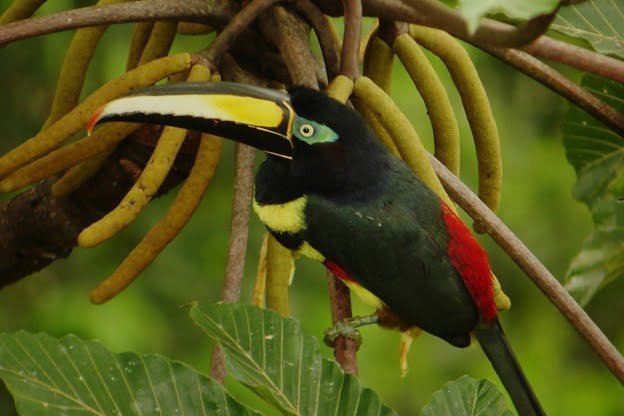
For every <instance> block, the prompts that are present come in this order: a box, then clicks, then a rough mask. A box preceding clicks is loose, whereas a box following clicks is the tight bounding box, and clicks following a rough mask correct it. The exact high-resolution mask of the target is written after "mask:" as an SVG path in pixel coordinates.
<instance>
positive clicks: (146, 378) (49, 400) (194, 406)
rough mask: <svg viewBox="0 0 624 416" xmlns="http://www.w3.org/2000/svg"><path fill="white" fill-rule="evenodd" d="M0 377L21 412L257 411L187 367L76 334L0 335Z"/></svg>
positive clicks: (69, 415) (28, 415)
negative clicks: (115, 349) (112, 348)
mask: <svg viewBox="0 0 624 416" xmlns="http://www.w3.org/2000/svg"><path fill="white" fill-rule="evenodd" d="M0 378H2V380H3V381H4V382H5V383H6V385H7V387H8V389H9V391H10V392H11V394H12V395H13V397H14V398H15V402H16V407H17V410H18V412H19V413H20V414H21V415H24V416H41V415H45V416H58V415H65V416H74V415H81V416H84V415H106V416H109V415H110V416H113V415H117V416H119V415H124V416H127V415H145V416H147V415H149V416H152V415H167V416H175V415H187V416H188V415H192V416H195V415H211V416H212V415H220V416H225V415H237V416H238V415H254V414H256V413H254V412H251V411H249V410H247V409H245V408H243V407H242V406H241V405H240V404H238V403H237V402H235V401H234V400H233V399H232V398H230V397H229V396H228V395H227V394H225V392H224V390H223V388H222V387H221V386H220V385H219V384H217V383H215V382H214V381H212V380H210V379H209V378H207V377H205V376H203V375H201V374H199V373H197V372H196V371H195V370H193V369H192V368H190V367H189V366H187V365H185V364H182V363H179V362H175V361H170V360H168V359H166V358H164V357H161V356H158V355H138V354H134V353H122V354H114V353H111V352H110V351H108V350H107V349H106V348H104V347H103V346H102V345H101V344H99V343H97V342H85V341H82V340H81V339H79V338H78V337H76V336H73V335H68V336H66V337H64V338H61V339H56V338H52V337H51V336H49V335H46V334H31V333H28V332H24V331H20V332H17V333H15V334H2V335H0Z"/></svg>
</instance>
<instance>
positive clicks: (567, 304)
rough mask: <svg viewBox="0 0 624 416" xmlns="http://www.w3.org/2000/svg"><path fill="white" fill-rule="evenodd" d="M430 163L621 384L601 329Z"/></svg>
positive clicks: (618, 361) (617, 358)
mask: <svg viewBox="0 0 624 416" xmlns="http://www.w3.org/2000/svg"><path fill="white" fill-rule="evenodd" d="M430 159H431V163H432V164H433V168H434V169H435V171H436V173H437V175H438V176H439V177H440V181H441V182H442V185H444V188H445V189H446V191H447V192H448V193H449V196H450V197H451V198H452V199H453V200H454V201H456V202H457V203H458V204H459V205H460V206H461V207H462V208H463V209H464V211H466V212H467V213H468V214H469V215H470V216H471V217H472V218H473V219H474V220H475V221H477V222H478V223H480V224H483V225H484V226H485V227H486V230H487V232H488V234H490V235H491V236H492V238H493V239H494V240H495V241H496V242H497V243H498V245H499V246H501V248H502V249H503V250H505V251H506V252H507V254H508V255H509V256H510V257H511V258H512V259H513V261H514V262H516V264H517V265H518V266H520V268H521V269H522V270H524V272H525V273H526V274H527V275H528V276H529V277H530V278H531V279H532V280H533V282H534V283H535V285H536V286H537V287H538V288H539V289H540V290H541V291H542V292H544V294H545V295H546V297H547V298H548V299H549V300H550V301H551V302H552V303H553V304H554V305H555V306H556V307H557V309H559V311H560V312H561V313H562V314H563V315H564V316H565V317H566V318H567V319H568V321H570V323H571V324H572V326H573V327H574V328H575V329H576V330H577V331H578V332H579V334H581V336H582V337H583V338H585V340H586V341H587V342H588V343H589V345H591V347H592V348H593V349H594V351H596V353H597V354H598V355H599V356H600V359H601V360H602V361H603V362H604V363H605V365H606V366H607V367H608V368H609V370H611V372H612V373H613V374H614V375H615V376H616V377H617V378H618V379H619V380H620V382H622V383H624V358H622V356H621V355H620V353H619V352H618V350H617V349H616V348H615V347H614V346H613V344H612V343H611V342H610V341H609V339H608V338H607V337H606V336H605V335H604V334H603V333H602V331H601V330H600V328H598V326H597V325H596V324H595V323H594V321H592V320H591V318H590V317H589V316H588V315H587V313H585V311H584V310H583V308H581V307H580V306H579V305H578V303H576V302H575V301H574V299H573V298H572V296H570V294H569V293H568V292H567V291H566V290H565V289H564V288H563V286H561V284H560V283H559V282H558V281H557V279H556V278H555V277H554V276H553V275H552V274H551V273H550V272H549V271H548V269H547V268H546V266H544V265H543V264H542V263H541V262H540V261H539V259H538V258H537V257H535V255H534V254H533V253H532V252H531V251H530V250H529V249H528V248H527V247H526V246H525V245H524V243H522V241H520V239H519V238H518V237H516V236H515V235H514V234H513V232H512V231H511V230H510V229H509V228H507V226H506V225H505V224H504V223H503V222H502V221H501V220H500V219H499V218H498V217H497V216H496V214H494V213H493V212H492V211H491V210H490V209H489V208H488V207H487V206H485V204H484V203H483V202H481V200H480V199H479V197H477V196H476V195H475V194H474V193H472V191H470V189H468V187H466V185H464V184H463V183H462V182H461V181H460V180H459V179H458V178H457V177H456V176H455V175H453V174H452V173H451V172H450V171H449V170H448V169H447V168H446V167H445V166H444V165H443V164H442V163H440V161H438V160H437V159H436V158H434V157H433V156H430Z"/></svg>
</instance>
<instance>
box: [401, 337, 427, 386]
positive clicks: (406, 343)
mask: <svg viewBox="0 0 624 416" xmlns="http://www.w3.org/2000/svg"><path fill="white" fill-rule="evenodd" d="M421 333H422V330H421V329H420V328H417V327H415V326H413V327H411V328H409V329H407V330H405V331H403V332H401V342H400V344H399V365H400V367H401V378H404V377H405V376H406V375H407V371H408V365H407V355H408V354H409V351H410V349H411V348H412V342H413V341H414V338H416V337H417V336H419V335H420V334H421Z"/></svg>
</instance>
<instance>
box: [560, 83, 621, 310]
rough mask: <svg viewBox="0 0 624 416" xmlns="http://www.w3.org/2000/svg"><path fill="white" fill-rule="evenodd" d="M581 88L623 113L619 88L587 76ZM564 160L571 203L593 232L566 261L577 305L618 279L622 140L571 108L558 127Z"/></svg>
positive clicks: (613, 84)
mask: <svg viewBox="0 0 624 416" xmlns="http://www.w3.org/2000/svg"><path fill="white" fill-rule="evenodd" d="M583 86H584V87H585V88H587V89H588V90H589V91H591V92H592V93H593V94H595V95H596V96H598V97H600V98H602V99H603V100H604V101H605V102H607V103H609V104H610V105H612V106H613V107H614V108H616V109H617V110H618V111H620V112H624V86H623V85H622V84H618V83H616V82H613V81H607V80H604V79H602V78H599V77H595V76H590V75H587V76H585V77H584V78H583ZM562 132H563V143H564V145H565V147H566V154H567V156H568V160H569V161H570V163H571V164H572V166H574V169H575V170H576V174H577V183H576V187H575V190H574V195H575V197H576V198H577V199H578V200H580V201H582V202H583V203H585V204H586V205H587V206H588V207H589V209H590V210H591V211H592V217H593V219H594V226H595V229H594V231H593V233H592V234H591V235H590V236H589V237H587V240H585V242H584V243H583V249H582V250H581V252H580V253H579V254H578V255H577V256H576V257H575V258H574V260H572V263H571V264H570V269H569V270H568V276H567V285H566V286H567V288H568V290H569V291H570V292H571V293H572V294H573V295H574V296H575V297H576V298H577V299H578V300H579V302H580V303H581V304H586V303H588V302H589V301H590V300H591V298H592V297H593V296H594V295H595V294H596V292H597V291H598V290H599V289H601V288H603V287H604V286H605V285H607V284H609V283H610V282H612V281H614V280H615V279H617V278H620V277H622V275H624V246H623V245H622V241H624V203H623V202H622V198H623V197H624V142H622V137H620V136H619V135H618V134H616V133H614V132H613V131H611V130H609V129H607V128H606V127H605V126H604V125H603V124H602V123H600V122H598V121H597V120H596V119H594V118H592V117H591V116H589V115H587V113H585V112H583V111H581V110H579V109H578V108H576V107H571V108H570V110H569V111H568V114H567V115H566V118H565V120H564V123H563V126H562Z"/></svg>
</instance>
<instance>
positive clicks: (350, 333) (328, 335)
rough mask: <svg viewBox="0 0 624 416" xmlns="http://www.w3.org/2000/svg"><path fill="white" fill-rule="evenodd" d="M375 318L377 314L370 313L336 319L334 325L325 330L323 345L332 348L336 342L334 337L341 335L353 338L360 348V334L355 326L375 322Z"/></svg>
mask: <svg viewBox="0 0 624 416" xmlns="http://www.w3.org/2000/svg"><path fill="white" fill-rule="evenodd" d="M377 320H378V316H377V314H372V315H368V316H354V317H353V318H347V319H343V320H341V321H338V322H336V323H335V324H334V326H332V327H331V328H329V329H327V330H326V331H325V336H324V337H323V342H325V345H327V346H328V347H331V348H334V346H335V344H336V339H338V337H341V336H342V337H345V338H347V339H350V340H353V342H355V345H356V348H360V345H362V335H361V334H360V331H358V330H357V328H358V327H360V326H365V325H370V324H374V323H377Z"/></svg>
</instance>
